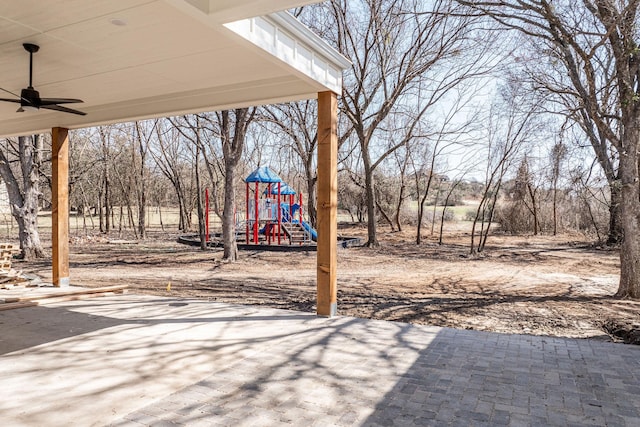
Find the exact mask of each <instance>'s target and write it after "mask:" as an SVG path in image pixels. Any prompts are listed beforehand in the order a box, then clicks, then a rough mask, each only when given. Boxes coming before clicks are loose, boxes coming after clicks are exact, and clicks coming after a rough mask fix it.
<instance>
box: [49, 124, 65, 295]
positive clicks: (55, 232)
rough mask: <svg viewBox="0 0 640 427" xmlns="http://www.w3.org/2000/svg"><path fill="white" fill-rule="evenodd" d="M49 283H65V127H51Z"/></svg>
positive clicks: (61, 285) (60, 285)
mask: <svg viewBox="0 0 640 427" xmlns="http://www.w3.org/2000/svg"><path fill="white" fill-rule="evenodd" d="M51 151H52V152H51V163H52V165H51V167H52V171H51V203H52V208H51V215H52V218H51V240H52V245H53V250H52V263H53V284H54V285H55V286H58V287H65V286H69V130H68V129H65V128H53V129H52V130H51Z"/></svg>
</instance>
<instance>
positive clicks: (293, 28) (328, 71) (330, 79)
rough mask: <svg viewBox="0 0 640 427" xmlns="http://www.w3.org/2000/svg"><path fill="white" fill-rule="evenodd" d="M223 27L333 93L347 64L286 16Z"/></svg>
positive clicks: (338, 91)
mask: <svg viewBox="0 0 640 427" xmlns="http://www.w3.org/2000/svg"><path fill="white" fill-rule="evenodd" d="M225 27H227V28H228V29H230V30H232V31H233V32H235V33H236V34H238V35H240V36H242V37H243V38H245V39H247V40H249V41H251V42H252V43H253V44H255V45H256V46H258V47H260V48H261V49H263V50H264V51H265V52H268V53H269V54H270V55H272V56H274V57H276V58H278V59H279V60H281V61H282V62H284V63H286V64H289V65H290V66H292V67H294V68H295V69H296V70H298V71H299V72H301V73H303V74H304V75H305V76H307V77H309V78H310V79H312V80H314V81H316V82H319V83H320V84H322V85H323V86H325V87H327V88H329V89H331V90H332V91H334V92H336V93H340V92H341V91H342V70H344V69H345V68H347V67H348V66H349V65H350V63H349V61H348V60H347V59H346V58H344V57H343V56H342V55H340V54H339V53H338V52H337V51H335V50H334V49H332V48H330V47H329V46H328V45H327V44H326V43H325V42H324V41H323V40H322V39H321V38H320V37H318V36H316V35H315V34H313V33H312V32H310V31H309V29H308V28H306V27H305V26H303V25H302V24H301V23H300V22H299V21H298V20H297V19H296V18H294V17H293V16H291V15H290V14H288V13H286V12H281V13H277V14H272V15H269V16H258V17H254V18H249V19H243V20H240V21H236V22H231V23H228V24H225Z"/></svg>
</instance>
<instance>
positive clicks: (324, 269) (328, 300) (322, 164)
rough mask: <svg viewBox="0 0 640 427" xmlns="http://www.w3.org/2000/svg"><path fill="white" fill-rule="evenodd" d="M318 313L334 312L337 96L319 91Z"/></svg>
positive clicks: (336, 234) (336, 295)
mask: <svg viewBox="0 0 640 427" xmlns="http://www.w3.org/2000/svg"><path fill="white" fill-rule="evenodd" d="M317 204H318V253H317V292H318V295H317V314H318V315H319V316H334V315H336V312H337V299H338V290H337V276H336V269H337V265H338V261H337V257H338V254H337V251H338V249H337V243H338V96H337V95H336V94H335V93H333V92H330V91H327V92H319V93H318V196H317Z"/></svg>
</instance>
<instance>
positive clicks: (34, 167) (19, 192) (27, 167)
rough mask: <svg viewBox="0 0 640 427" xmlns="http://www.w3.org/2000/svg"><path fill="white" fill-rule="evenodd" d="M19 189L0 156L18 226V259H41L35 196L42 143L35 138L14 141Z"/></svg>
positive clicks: (7, 165) (13, 213) (2, 171)
mask: <svg viewBox="0 0 640 427" xmlns="http://www.w3.org/2000/svg"><path fill="white" fill-rule="evenodd" d="M18 147H19V153H18V157H19V160H20V167H21V171H22V188H21V186H20V184H19V180H18V178H17V177H16V176H15V175H14V173H13V171H12V170H11V167H10V166H9V161H8V159H7V157H6V156H5V154H4V153H2V154H0V174H1V175H2V179H3V180H4V182H5V183H6V185H7V192H8V193H9V203H10V204H11V213H12V215H13V217H14V218H15V220H16V222H17V223H18V231H19V236H18V237H19V239H20V249H21V250H22V254H21V256H22V257H23V258H24V259H26V260H31V259H35V258H43V257H44V256H45V254H44V250H43V249H42V244H41V243H40V234H39V233H38V196H39V195H40V185H39V184H40V181H39V180H40V163H41V153H42V140H41V138H40V137H39V136H37V135H34V136H32V137H29V138H27V137H22V136H21V137H19V138H18Z"/></svg>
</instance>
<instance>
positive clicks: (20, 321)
mask: <svg viewBox="0 0 640 427" xmlns="http://www.w3.org/2000/svg"><path fill="white" fill-rule="evenodd" d="M123 323H125V322H124V321H122V320H119V319H116V318H112V317H104V316H99V315H92V314H85V313H80V312H76V311H70V310H67V309H65V308H58V307H45V306H37V307H27V308H20V309H16V310H7V311H2V312H0V355H4V354H7V353H11V352H14V351H18V350H25V349H28V348H31V347H35V346H38V345H41V344H46V343H51V342H54V341H58V340H62V339H65V338H70V337H76V336H79V335H82V334H86V333H89V332H94V331H98V330H101V329H106V328H111V327H113V326H117V325H121V324H123Z"/></svg>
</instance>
